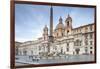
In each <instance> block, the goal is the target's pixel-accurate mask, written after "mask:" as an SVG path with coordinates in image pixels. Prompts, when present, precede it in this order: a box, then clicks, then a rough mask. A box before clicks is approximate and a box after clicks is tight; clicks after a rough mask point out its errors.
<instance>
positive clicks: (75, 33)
mask: <svg viewBox="0 0 100 69" xmlns="http://www.w3.org/2000/svg"><path fill="white" fill-rule="evenodd" d="M52 11H53V10H52ZM52 11H51V12H52ZM51 14H53V13H51ZM52 16H53V15H52ZM52 16H51V17H52ZM51 17H50V18H51ZM72 23H73V19H72V18H71V16H70V15H68V16H67V18H66V19H65V23H63V19H62V17H60V18H59V23H58V24H57V26H56V28H55V29H53V31H52V32H53V34H52V36H53V42H52V43H50V42H49V33H48V27H47V25H45V27H44V28H43V37H40V38H38V39H37V40H36V41H27V42H23V43H21V44H19V46H18V51H17V53H18V54H17V55H39V56H45V55H52V56H57V55H59V54H63V55H80V54H94V39H95V36H94V34H95V33H94V32H95V29H94V27H95V26H94V23H91V24H88V25H83V26H80V27H77V28H73V26H72ZM51 26H52V25H51Z"/></svg>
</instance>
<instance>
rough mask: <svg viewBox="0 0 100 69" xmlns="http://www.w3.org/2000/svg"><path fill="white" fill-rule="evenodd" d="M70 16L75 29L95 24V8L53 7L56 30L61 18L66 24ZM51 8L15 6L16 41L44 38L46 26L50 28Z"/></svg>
mask: <svg viewBox="0 0 100 69" xmlns="http://www.w3.org/2000/svg"><path fill="white" fill-rule="evenodd" d="M68 14H69V15H70V16H71V17H72V20H73V22H72V25H73V28H75V27H79V26H81V25H86V24H90V23H93V22H94V8H79V7H65V6H53V24H54V28H55V27H56V25H57V24H58V23H59V18H60V16H61V17H62V19H63V24H65V19H66V18H67V16H68ZM49 23H50V6H45V5H29V4H16V5H15V41H20V42H24V41H29V40H36V39H37V38H39V37H42V33H43V28H44V26H45V25H47V26H48V28H49Z"/></svg>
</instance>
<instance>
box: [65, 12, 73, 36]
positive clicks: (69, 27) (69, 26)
mask: <svg viewBox="0 0 100 69" xmlns="http://www.w3.org/2000/svg"><path fill="white" fill-rule="evenodd" d="M71 31H72V18H71V17H70V15H69V14H68V17H67V18H66V20H65V35H68V34H71Z"/></svg>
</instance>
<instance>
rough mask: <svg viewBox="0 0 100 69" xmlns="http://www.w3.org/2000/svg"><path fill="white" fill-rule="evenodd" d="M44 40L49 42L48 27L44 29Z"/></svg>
mask: <svg viewBox="0 0 100 69" xmlns="http://www.w3.org/2000/svg"><path fill="white" fill-rule="evenodd" d="M43 39H44V40H48V27H47V25H45V27H44V29H43Z"/></svg>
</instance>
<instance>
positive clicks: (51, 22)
mask: <svg viewBox="0 0 100 69" xmlns="http://www.w3.org/2000/svg"><path fill="white" fill-rule="evenodd" d="M49 41H50V42H53V8H52V6H51V8H50V35H49Z"/></svg>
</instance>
